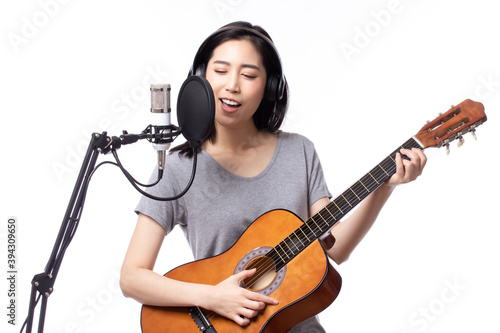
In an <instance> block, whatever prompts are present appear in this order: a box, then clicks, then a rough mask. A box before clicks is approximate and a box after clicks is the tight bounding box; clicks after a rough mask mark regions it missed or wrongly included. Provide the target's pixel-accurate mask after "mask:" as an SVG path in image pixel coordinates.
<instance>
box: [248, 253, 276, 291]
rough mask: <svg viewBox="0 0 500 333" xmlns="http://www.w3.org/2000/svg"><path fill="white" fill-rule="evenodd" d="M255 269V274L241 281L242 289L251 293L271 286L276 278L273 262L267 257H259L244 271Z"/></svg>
mask: <svg viewBox="0 0 500 333" xmlns="http://www.w3.org/2000/svg"><path fill="white" fill-rule="evenodd" d="M254 268H256V269H257V271H256V272H255V274H254V275H253V276H251V277H249V278H246V279H244V280H243V281H242V284H243V287H244V288H247V289H250V290H252V291H259V290H262V289H264V288H266V287H267V286H269V285H270V284H271V282H273V280H274V277H275V276H276V272H275V267H274V262H273V261H272V260H271V259H269V258H267V257H259V258H256V259H254V260H252V261H251V262H250V263H249V264H248V265H247V266H246V267H245V269H247V270H250V269H254Z"/></svg>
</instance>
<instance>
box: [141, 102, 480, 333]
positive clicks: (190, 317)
mask: <svg viewBox="0 0 500 333" xmlns="http://www.w3.org/2000/svg"><path fill="white" fill-rule="evenodd" d="M485 121H486V114H485V113H484V106H483V105H482V104H481V103H479V102H474V101H471V100H465V101H463V102H462V103H460V104H459V105H457V106H455V107H452V108H451V109H450V110H448V111H447V112H446V113H444V114H442V115H440V116H439V117H438V118H436V119H435V120H433V121H431V122H428V123H427V124H426V125H425V126H424V127H422V129H421V130H420V131H419V132H418V133H417V134H416V135H415V136H413V137H412V138H410V139H409V140H408V141H406V142H405V143H403V144H402V145H401V146H400V147H398V148H397V149H396V150H395V151H394V152H392V153H391V154H390V155H389V156H388V157H386V158H385V159H384V160H383V161H382V162H380V163H379V164H377V165H376V166H375V167H374V168H373V169H371V170H370V172H368V173H367V174H366V175H364V176H363V177H362V178H361V179H359V180H358V181H357V182H355V183H354V184H353V185H352V186H351V187H349V188H348V189H347V190H346V191H344V192H343V193H342V194H341V195H339V196H338V197H337V198H335V199H334V200H332V201H331V202H330V203H329V204H328V205H327V206H326V207H325V208H323V209H322V210H321V211H320V212H319V213H317V214H316V215H314V216H312V217H311V218H310V219H309V220H307V221H306V222H303V221H302V220H301V219H300V218H299V217H297V216H296V215H294V214H293V213H291V212H289V211H286V210H280V209H277V210H273V211H270V212H268V213H265V214H264V215H262V216H260V217H259V218H258V219H257V220H255V221H254V222H253V223H252V224H251V225H250V226H249V227H248V229H247V230H246V231H245V232H244V233H243V234H242V235H241V237H240V238H239V239H238V241H237V242H236V243H235V244H234V245H233V246H232V247H231V248H230V249H229V250H227V251H226V252H224V253H222V254H220V255H217V256H215V257H211V258H207V259H203V260H197V261H194V262H191V263H188V264H185V265H182V266H180V267H177V268H175V269H173V270H172V271H170V272H168V273H167V274H165V276H166V277H169V278H171V279H176V280H180V281H185V282H192V283H202V284H209V285H216V284H218V283H219V282H221V281H223V280H225V279H226V278H228V277H229V276H230V275H232V274H236V273H239V272H241V271H242V270H246V269H253V268H256V273H255V274H254V275H253V276H252V277H250V278H248V279H246V280H243V281H242V283H241V287H242V288H247V289H249V290H252V291H255V292H258V293H262V294H265V295H271V296H272V297H273V298H275V299H277V300H278V301H279V304H278V305H275V306H271V305H268V306H267V307H266V308H265V310H264V311H263V313H262V314H260V315H258V316H257V317H256V318H254V319H253V320H252V322H251V323H250V324H249V325H248V326H246V327H241V326H239V325H238V324H236V323H235V322H233V321H231V320H229V319H227V318H225V317H222V316H219V315H217V314H216V313H213V312H211V311H207V310H205V309H203V308H199V307H186V308H178V307H156V306H148V305H144V306H143V307H142V312H141V326H142V331H143V332H144V333H160V332H174V333H179V332H200V331H201V332H207V333H211V332H224V333H229V332H230V333H236V332H276V333H283V332H286V331H288V330H289V329H291V328H292V327H293V326H295V325H297V324H298V323H300V322H302V321H304V320H306V319H307V318H310V317H312V316H314V315H316V314H318V313H319V312H321V311H323V310H324V309H325V308H327V307H328V306H329V305H330V304H331V303H332V302H333V301H334V300H335V298H336V297H337V295H338V294H339V291H340V287H341V277H340V275H339V274H338V272H337V271H336V270H335V269H334V268H333V267H332V265H331V264H330V262H329V259H328V257H327V255H326V252H325V249H324V247H323V244H322V242H321V241H320V240H321V237H322V236H323V235H325V234H327V232H328V231H329V230H330V229H331V228H333V227H334V226H335V225H336V224H337V223H338V222H339V221H340V220H341V219H342V217H344V216H345V215H346V214H347V213H348V212H349V211H350V210H351V209H353V208H354V207H355V206H356V205H357V204H359V203H360V202H361V201H362V200H363V199H365V198H366V197H367V196H368V195H370V193H372V192H373V191H375V190H376V189H377V188H378V187H379V186H380V185H382V184H383V183H384V182H385V181H386V180H387V179H388V178H389V177H390V176H391V175H393V174H394V173H395V172H396V163H395V155H396V153H397V152H398V151H399V150H400V149H401V148H407V149H411V148H421V149H425V148H428V147H442V146H446V147H448V145H449V143H450V142H451V141H453V140H456V139H458V140H460V142H459V144H461V143H462V142H463V138H462V136H463V135H464V134H466V133H469V132H472V133H473V134H474V132H475V129H476V127H477V126H479V125H480V124H482V123H483V122H485Z"/></svg>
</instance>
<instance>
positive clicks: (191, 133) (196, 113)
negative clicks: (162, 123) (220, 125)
mask: <svg viewBox="0 0 500 333" xmlns="http://www.w3.org/2000/svg"><path fill="white" fill-rule="evenodd" d="M214 117H215V97H214V92H213V90H212V86H211V85H210V83H209V82H208V81H207V79H205V78H204V77H203V76H198V75H193V76H189V77H188V78H187V79H186V81H184V83H183V84H182V86H181V89H180V90H179V96H178V98H177V120H178V121H179V127H180V128H181V132H182V135H183V136H184V138H185V139H186V140H187V141H188V142H189V145H190V147H191V148H197V147H199V146H201V144H202V142H203V141H204V140H205V139H206V138H207V137H208V135H209V134H210V130H211V129H212V128H213V126H214Z"/></svg>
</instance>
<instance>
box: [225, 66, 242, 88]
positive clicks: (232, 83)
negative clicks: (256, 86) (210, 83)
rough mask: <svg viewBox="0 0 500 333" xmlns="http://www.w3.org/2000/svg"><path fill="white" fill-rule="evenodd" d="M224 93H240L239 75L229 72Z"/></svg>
mask: <svg viewBox="0 0 500 333" xmlns="http://www.w3.org/2000/svg"><path fill="white" fill-rule="evenodd" d="M226 91H228V92H231V93H236V92H239V91H240V85H239V74H238V73H236V72H235V71H231V72H230V73H229V75H228V76H227V81H226Z"/></svg>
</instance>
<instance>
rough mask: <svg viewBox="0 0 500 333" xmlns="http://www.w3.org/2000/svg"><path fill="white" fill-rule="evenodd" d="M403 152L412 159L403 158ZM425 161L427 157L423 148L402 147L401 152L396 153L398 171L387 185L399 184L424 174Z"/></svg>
mask: <svg viewBox="0 0 500 333" xmlns="http://www.w3.org/2000/svg"><path fill="white" fill-rule="evenodd" d="M401 154H402V155H405V156H407V157H408V158H409V159H410V160H407V159H403V158H402V157H401ZM425 163H427V157H426V156H425V154H424V152H423V151H422V150H421V149H417V148H412V149H401V150H400V153H398V154H396V173H395V174H394V175H392V177H391V178H389V180H388V181H387V185H389V186H397V185H400V184H406V183H409V182H411V181H414V180H415V179H417V177H418V176H420V175H421V174H422V171H423V169H424V167H425Z"/></svg>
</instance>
